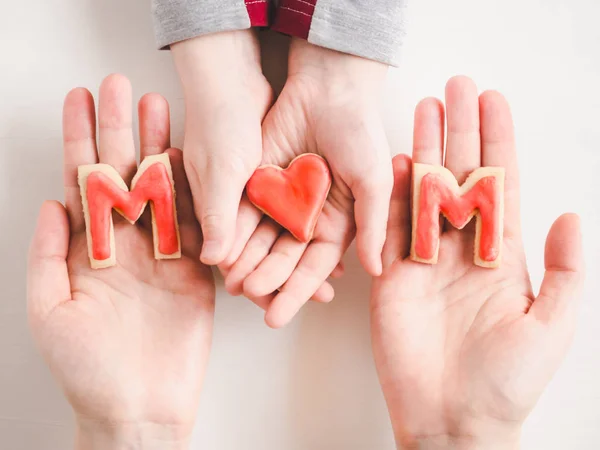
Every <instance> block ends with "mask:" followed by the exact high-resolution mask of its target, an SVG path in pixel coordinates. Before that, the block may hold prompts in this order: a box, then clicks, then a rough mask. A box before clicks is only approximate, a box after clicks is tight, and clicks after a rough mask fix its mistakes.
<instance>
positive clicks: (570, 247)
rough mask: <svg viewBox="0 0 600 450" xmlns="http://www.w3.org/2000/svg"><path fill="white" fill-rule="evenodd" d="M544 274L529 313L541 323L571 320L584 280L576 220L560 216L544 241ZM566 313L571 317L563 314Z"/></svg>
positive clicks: (580, 243) (575, 217)
mask: <svg viewBox="0 0 600 450" xmlns="http://www.w3.org/2000/svg"><path fill="white" fill-rule="evenodd" d="M544 266H545V268H546V273H545V275H544V280H543V281H542V286H541V288H540V293H539V295H538V297H537V299H536V300H535V301H534V302H533V305H532V306H531V309H530V310H529V312H530V313H531V314H533V316H534V317H535V318H536V319H537V320H539V321H540V322H543V323H548V322H552V321H560V320H564V319H565V318H567V319H568V320H573V317H574V310H575V306H576V305H577V304H578V301H577V300H578V299H579V296H580V294H581V288H582V284H583V277H584V274H583V272H584V262H583V246H582V239H581V229H580V221H579V217H578V216H577V215H575V214H564V215H562V216H560V217H559V218H558V219H557V220H556V221H555V222H554V224H553V225H552V228H551V229H550V232H549V233H548V237H547V238H546V251H545V255H544ZM568 311H570V312H571V313H569V314H567V312H568Z"/></svg>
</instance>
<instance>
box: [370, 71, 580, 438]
mask: <svg viewBox="0 0 600 450" xmlns="http://www.w3.org/2000/svg"><path fill="white" fill-rule="evenodd" d="M446 109H447V111H446V114H447V119H448V126H447V129H448V136H447V138H446V150H445V155H444V151H443V149H444V144H443V136H444V107H443V105H442V104H441V103H440V102H439V101H438V100H436V99H426V100H424V101H423V102H421V103H420V104H419V106H418V107H417V109H416V114H415V134H414V149H413V160H414V162H419V163H427V164H436V165H441V164H444V165H445V166H446V167H447V168H448V169H450V170H451V171H452V172H453V173H454V175H455V176H456V177H457V179H458V181H459V183H462V182H464V180H465V178H466V177H467V175H468V174H469V173H470V172H471V171H473V170H474V169H476V168H477V167H480V166H500V167H504V168H505V169H506V181H505V193H504V196H505V197H504V198H505V216H504V242H503V246H504V248H503V249H502V255H503V256H502V264H501V266H500V267H499V268H496V269H485V268H481V267H477V266H475V265H474V264H473V245H474V244H473V242H474V235H475V227H474V224H470V225H469V226H468V227H467V228H466V229H465V230H462V231H458V230H456V229H453V228H452V227H444V231H443V234H442V236H441V242H440V252H439V262H438V264H437V265H434V266H430V265H425V264H420V263H416V262H413V261H411V260H410V259H408V254H409V250H410V239H411V214H410V175H411V161H410V159H409V158H408V157H406V156H403V155H401V156H397V157H396V158H395V159H394V171H395V178H396V180H395V188H394V194H393V195H392V201H391V207H390V220H389V224H388V238H387V242H386V245H385V248H384V252H383V258H384V271H383V275H382V276H381V277H380V278H378V279H376V280H374V284H373V290H372V297H371V322H372V337H373V349H374V353H375V360H376V364H377V369H378V373H379V377H380V380H381V384H382V387H383V391H384V394H385V398H386V400H387V404H388V408H389V411H390V415H391V419H392V423H393V427H394V431H395V435H396V441H397V443H398V446H399V448H420V449H438V448H440V449H441V448H444V449H463V448H464V449H466V448H469V449H471V448H485V449H509V448H511V449H515V448H518V442H519V435H520V428H521V424H522V423H523V421H524V419H525V418H526V417H527V415H528V413H529V412H530V411H531V409H532V408H533V407H534V405H535V403H536V402H537V400H538V398H539V396H540V394H541V393H542V391H543V389H544V388H545V386H546V384H547V383H548V382H549V380H550V378H551V377H552V375H553V374H554V372H555V371H556V369H557V368H558V366H559V364H560V362H561V360H562V359H563V357H564V355H565V352H566V350H567V347H568V345H569V343H570V340H571V335H572V334H573V330H574V325H575V317H576V309H577V308H576V307H577V304H578V298H579V295H580V290H581V284H582V280H583V260H582V246H581V236H580V229H579V219H578V218H577V216H575V215H573V214H565V215H563V216H561V217H560V218H558V219H557V220H556V222H555V223H554V225H553V226H552V228H551V229H550V232H549V234H548V237H547V241H546V252H545V267H546V274H545V277H544V281H543V283H542V286H541V289H540V292H539V294H538V295H537V297H536V296H535V295H534V293H533V291H532V287H531V283H530V281H529V273H528V270H527V265H526V262H525V253H524V250H523V244H522V241H521V229H520V217H519V186H518V174H517V158H516V151H515V142H514V134H513V124H512V119H511V115H510V110H509V106H508V104H507V102H506V100H505V99H504V98H503V97H502V96H501V95H500V94H499V93H497V92H485V93H483V94H482V95H481V96H479V97H478V94H477V88H476V86H475V85H474V83H473V82H472V81H471V80H469V79H467V78H464V77H457V78H453V79H451V80H450V81H449V83H448V85H447V87H446Z"/></svg>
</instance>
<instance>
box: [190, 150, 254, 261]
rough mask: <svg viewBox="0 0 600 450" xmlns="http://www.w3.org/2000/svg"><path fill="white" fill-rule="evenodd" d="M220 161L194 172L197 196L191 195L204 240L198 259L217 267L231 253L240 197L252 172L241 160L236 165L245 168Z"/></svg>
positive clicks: (217, 160)
mask: <svg viewBox="0 0 600 450" xmlns="http://www.w3.org/2000/svg"><path fill="white" fill-rule="evenodd" d="M229 157H230V159H231V158H232V157H234V156H233V155H230V156H229ZM219 159H221V158H220V157H219V158H215V159H212V160H209V162H208V164H207V165H206V166H205V168H204V170H202V171H198V172H197V173H198V180H196V181H197V182H198V183H199V184H200V196H197V195H194V209H195V210H196V215H197V217H198V219H199V222H200V225H201V227H202V235H203V239H204V243H203V245H202V252H201V254H200V259H201V260H202V262H203V263H204V264H208V265H217V264H220V263H221V262H223V260H224V259H225V258H226V257H227V255H228V254H229V251H230V250H231V247H232V245H233V241H234V238H235V229H236V220H237V215H238V211H239V207H240V202H241V199H242V194H243V192H244V187H245V186H246V183H247V181H248V179H249V178H250V175H251V174H252V170H253V169H254V167H253V168H252V169H251V168H250V167H249V166H248V167H246V164H245V163H244V162H242V161H241V160H240V164H239V165H240V166H244V167H233V166H232V162H231V160H229V161H227V162H226V163H223V162H220V161H219ZM194 184H195V183H194ZM192 185H193V184H192Z"/></svg>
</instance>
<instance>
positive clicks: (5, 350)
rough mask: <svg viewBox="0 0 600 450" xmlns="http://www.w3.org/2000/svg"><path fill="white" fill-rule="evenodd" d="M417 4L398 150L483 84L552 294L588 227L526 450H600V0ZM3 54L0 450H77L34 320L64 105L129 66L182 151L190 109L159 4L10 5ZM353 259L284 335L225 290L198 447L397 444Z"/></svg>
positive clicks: (1, 25) (395, 101)
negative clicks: (499, 108) (447, 100)
mask: <svg viewBox="0 0 600 450" xmlns="http://www.w3.org/2000/svg"><path fill="white" fill-rule="evenodd" d="M365 1H366V0H365ZM410 3H411V5H410V8H409V28H408V31H409V34H408V37H407V39H406V43H405V48H404V57H403V62H402V66H401V68H400V69H397V70H394V71H392V72H391V74H390V77H389V83H388V86H387V92H386V100H385V104H384V108H385V115H384V118H385V123H386V127H387V131H388V134H389V138H390V141H391V145H392V148H393V149H394V152H409V151H410V148H411V139H412V110H413V108H414V106H415V105H416V103H417V101H418V100H419V99H420V98H422V97H424V96H429V95H437V96H440V95H443V89H444V84H445V81H446V79H447V78H449V77H450V76H451V75H454V74H458V73H463V74H467V75H470V76H472V77H473V78H474V79H475V80H476V82H477V83H478V85H479V87H480V88H481V89H488V88H495V89H498V90H500V91H502V92H503V93H505V94H506V96H507V97H508V99H509V101H510V102H511V104H512V107H513V112H514V117H515V121H516V127H517V138H518V148H519V158H520V164H521V173H522V180H523V183H522V184H523V192H522V197H523V209H524V214H523V221H524V224H523V225H524V233H525V243H526V247H527V248H526V250H527V255H528V260H529V263H530V268H531V272H532V277H533V281H534V283H536V286H537V285H538V283H539V281H540V279H541V275H542V251H543V245H544V238H545V234H546V232H547V230H548V228H549V226H550V224H551V223H552V221H553V220H554V218H555V217H557V216H558V215H559V214H560V213H562V212H564V211H576V212H578V213H580V214H581V216H582V218H583V226H584V233H585V234H584V237H585V249H586V258H587V267H588V279H587V285H586V289H585V298H584V301H583V304H582V311H581V314H580V317H579V327H578V333H577V336H576V339H575V342H574V345H573V348H572V350H571V352H570V353H569V355H568V357H567V359H566V362H565V364H564V365H563V367H562V368H561V370H560V371H559V372H558V374H557V376H556V377H555V378H554V380H553V381H552V383H551V384H550V386H549V387H548V389H547V391H546V393H545V395H544V396H543V398H542V399H541V401H540V403H539V405H538V407H537V408H536V410H535V411H534V412H533V414H532V415H531V416H530V418H529V420H528V421H527V423H526V426H525V430H524V436H523V448H525V449H534V450H537V449H544V450H554V449H556V450H559V449H560V450H564V449H569V450H570V449H590V450H591V449H598V448H600V325H599V322H600V304H599V303H598V301H597V297H598V296H597V294H596V292H597V291H598V290H599V289H600V282H599V278H600V277H599V275H600V240H599V238H598V230H599V229H600V193H599V192H598V190H599V189H600V180H599V178H600V175H599V173H598V172H599V171H600V145H599V143H600V88H599V86H600V48H599V47H600V27H599V26H598V18H599V17H600V3H599V2H598V1H597V0H572V1H569V2H565V1H558V0H504V1H502V2H497V1H491V0H487V1H486V0H469V1H466V0H465V1H460V2H453V1H447V0H429V1H427V0H412V1H411V2H410ZM271 37H272V36H271ZM282 43H284V42H283V41H282V40H281V39H279V40H276V44H277V45H281V44H282ZM277 45H276V46H277ZM0 48H1V52H2V53H1V55H0V211H1V212H0V229H1V230H2V234H1V236H2V238H1V239H0V254H1V256H2V259H1V260H0V269H1V270H0V286H1V292H2V294H1V299H0V448H2V449H11V450H20V449H28V450H29V449H65V448H69V447H70V446H71V443H72V437H73V420H72V415H71V411H70V408H69V406H68V404H67V403H66V402H65V400H64V399H63V397H62V395H61V393H60V392H59V390H58V389H57V388H56V387H55V385H54V383H53V381H52V379H51V377H50V374H49V372H48V370H47V369H46V367H45V366H44V364H43V363H42V361H41V359H40V358H39V357H38V355H37V353H36V351H35V350H34V348H33V346H32V343H31V339H30V337H29V334H28V330H27V327H26V318H25V261H26V249H27V245H28V240H29V237H30V234H31V232H32V229H33V224H34V218H35V217H36V214H37V209H38V207H39V205H40V204H41V202H42V200H43V199H46V198H57V199H60V198H61V197H62V192H61V190H62V188H61V181H62V178H61V176H62V175H61V134H60V133H61V122H60V120H61V105H62V100H63V97H64V95H65V94H66V93H67V91H68V90H69V89H70V88H72V87H75V86H86V87H88V88H90V89H91V90H92V92H97V89H98V86H99V84H100V81H101V80H102V78H103V77H104V76H105V75H107V74H109V73H111V72H121V73H124V74H125V75H127V76H128V77H129V78H130V79H131V80H132V82H133V87H134V94H135V97H136V99H137V98H139V97H140V96H141V95H142V94H143V93H145V92H148V91H157V92H160V93H162V94H164V95H166V96H167V98H168V99H169V100H170V101H171V105H172V109H173V117H174V119H175V120H174V132H173V133H174V142H175V144H181V141H182V139H181V138H182V117H183V101H182V97H181V92H180V90H179V86H178V81H177V78H176V75H175V73H174V70H173V67H172V63H171V59H170V55H169V53H168V52H158V51H156V50H155V48H154V40H153V33H152V27H151V19H150V13H149V1H148V0H29V1H26V2H25V1H22V2H21V1H15V0H10V1H9V0H0ZM267 58H271V59H270V61H272V55H271V56H268V57H267ZM347 265H348V273H347V275H346V276H345V277H344V278H343V279H342V280H341V281H339V282H336V283H335V287H336V289H337V292H338V296H337V299H336V300H335V301H334V303H332V304H331V305H329V306H323V305H310V306H308V307H307V308H305V309H304V310H303V311H302V313H301V314H300V316H299V317H298V318H297V319H296V320H295V322H294V323H293V325H291V326H289V327H288V328H286V329H284V330H281V331H272V330H269V329H267V328H266V326H265V325H264V324H263V322H262V314H261V312H260V311H259V310H258V309H257V308H255V307H254V306H253V305H251V304H250V302H248V301H247V300H244V299H242V298H231V297H229V296H228V295H226V294H224V292H223V289H222V288H219V293H218V299H217V317H216V328H215V337H214V346H213V352H212V356H211V361H210V367H209V372H208V376H207V379H206V383H205V387H204V393H203V397H202V406H201V410H200V413H199V417H198V426H197V429H196V434H195V437H194V444H193V448H194V449H203V450H209V449H211V450H217V449H218V450H229V449H231V450H233V449H235V450H239V449H261V450H269V449H277V450H295V449H298V450H300V449H315V450H320V449H323V450H325V449H327V450H337V449H340V450H341V449H344V450H351V449H360V450H363V449H364V450H368V449H392V448H393V440H392V434H391V427H390V425H389V423H388V418H387V412H386V409H385V405H384V402H383V397H382V395H381V393H380V391H379V386H378V383H377V379H376V375H375V370H374V367H373V363H372V358H371V353H370V344H369V331H368V316H367V313H368V310H367V301H368V287H369V286H368V285H369V280H368V278H367V277H366V276H365V275H364V273H363V272H362V271H361V270H360V268H359V266H358V264H357V263H356V259H355V257H354V255H350V256H349V257H348V258H347Z"/></svg>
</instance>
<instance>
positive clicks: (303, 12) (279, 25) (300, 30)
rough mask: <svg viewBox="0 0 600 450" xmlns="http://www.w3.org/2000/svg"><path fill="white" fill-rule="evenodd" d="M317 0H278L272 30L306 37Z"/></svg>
mask: <svg viewBox="0 0 600 450" xmlns="http://www.w3.org/2000/svg"><path fill="white" fill-rule="evenodd" d="M316 4H317V0H280V2H279V6H278V7H277V12H276V15H275V22H274V23H273V26H272V27H271V29H272V30H275V31H278V32H280V33H284V34H289V35H290V36H296V37H299V38H302V39H308V33H309V31H310V24H311V22H312V16H313V13H314V12H315V5H316Z"/></svg>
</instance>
